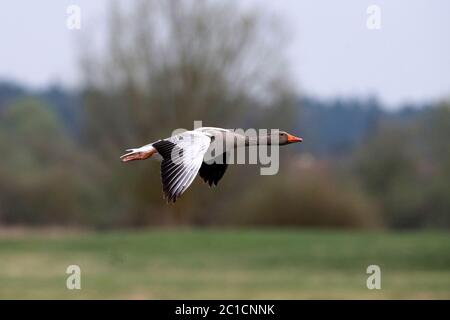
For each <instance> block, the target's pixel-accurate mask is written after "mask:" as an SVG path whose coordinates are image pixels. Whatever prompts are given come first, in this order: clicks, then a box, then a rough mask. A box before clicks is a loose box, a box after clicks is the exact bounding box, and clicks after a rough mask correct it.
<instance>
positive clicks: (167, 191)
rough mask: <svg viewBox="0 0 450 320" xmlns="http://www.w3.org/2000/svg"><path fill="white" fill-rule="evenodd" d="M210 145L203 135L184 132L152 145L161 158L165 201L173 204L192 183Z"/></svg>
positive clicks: (209, 141)
mask: <svg viewBox="0 0 450 320" xmlns="http://www.w3.org/2000/svg"><path fill="white" fill-rule="evenodd" d="M210 143H211V138H210V137H208V136H207V135H205V134H204V133H201V132H198V131H197V132H196V131H186V132H183V133H181V134H179V135H176V136H173V137H170V138H168V139H165V140H160V141H157V142H155V143H154V144H153V147H154V148H156V149H157V150H158V153H159V154H160V155H161V156H162V157H163V161H162V163H161V179H162V183H163V192H164V196H165V197H166V198H167V201H169V202H170V201H173V202H175V201H176V200H177V199H178V198H179V197H180V196H181V195H182V194H183V192H184V191H186V189H187V188H188V187H189V186H190V185H191V183H192V181H194V178H195V176H196V175H197V173H198V171H199V169H200V167H201V165H202V163H203V157H204V155H205V153H206V151H207V150H208V148H209V145H210Z"/></svg>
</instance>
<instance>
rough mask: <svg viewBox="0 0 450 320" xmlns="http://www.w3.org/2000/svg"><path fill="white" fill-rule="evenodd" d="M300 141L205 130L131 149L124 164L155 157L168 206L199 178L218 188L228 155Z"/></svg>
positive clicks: (283, 134)
mask: <svg viewBox="0 0 450 320" xmlns="http://www.w3.org/2000/svg"><path fill="white" fill-rule="evenodd" d="M301 141H302V139H301V138H297V137H295V136H292V135H290V134H288V133H286V132H283V131H280V132H278V133H276V134H275V135H274V134H272V135H267V136H261V137H260V136H256V137H251V136H246V135H243V134H239V133H236V132H234V131H232V130H228V129H223V128H215V127H202V128H197V129H194V130H190V131H185V132H182V133H180V134H176V135H173V136H171V137H169V138H166V139H161V140H158V141H156V142H153V143H150V144H147V145H144V146H142V147H140V148H134V149H128V150H126V151H127V153H126V154H124V155H122V156H121V157H120V158H121V160H122V162H129V161H133V160H144V159H148V158H150V157H152V156H155V157H157V158H160V159H162V162H161V179H162V185H163V193H164V196H165V198H166V199H167V201H168V202H172V201H173V202H175V201H176V200H177V199H178V198H179V197H180V196H181V195H182V194H183V193H184V192H185V191H186V189H187V188H188V187H189V186H190V185H191V183H192V182H193V181H194V179H195V177H196V176H197V174H199V175H200V177H201V178H202V179H203V180H204V181H205V182H206V183H208V184H209V185H210V186H212V185H213V184H214V185H217V183H218V182H219V180H220V179H221V178H222V177H223V175H224V174H225V171H226V170H227V168H228V164H227V162H226V153H227V152H228V151H230V150H231V149H235V148H240V147H246V146H250V145H261V144H264V145H269V144H275V143H276V144H279V145H284V144H290V143H295V142H301Z"/></svg>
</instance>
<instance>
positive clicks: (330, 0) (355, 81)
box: [0, 0, 450, 107]
mask: <svg viewBox="0 0 450 320" xmlns="http://www.w3.org/2000/svg"><path fill="white" fill-rule="evenodd" d="M130 1H132V0H130ZM107 3H108V0H97V1H89V0H71V1H68V0H63V1H54V0H41V1H27V0H15V1H9V2H6V1H3V2H2V4H0V39H1V42H2V46H1V49H0V79H10V80H16V81H20V82H23V83H25V84H27V85H31V86H33V87H42V86H45V85H46V84H48V83H49V82H55V81H61V82H62V83H64V84H67V85H75V84H76V83H77V78H78V75H77V71H76V70H77V63H76V55H77V46H76V45H77V42H76V38H77V32H90V31H91V29H92V28H95V26H96V25H97V24H98V23H100V22H101V21H103V17H104V15H105V8H106V5H107ZM70 4H75V5H78V6H80V8H81V10H82V12H81V13H82V29H81V31H70V30H68V29H67V28H66V18H67V14H66V8H67V6H68V5H70ZM245 4H246V5H256V6H259V7H261V8H263V9H266V11H267V12H271V13H272V14H274V15H276V16H277V17H278V18H280V19H283V20H284V21H285V25H286V27H287V28H286V29H287V30H289V31H290V32H291V35H290V36H291V37H290V38H291V44H290V46H289V51H288V57H289V63H290V66H291V70H292V73H293V76H294V78H295V81H296V84H297V86H298V88H299V90H301V92H303V93H307V94H311V95H315V96H318V97H324V98H328V97H335V96H340V97H345V96H356V97H366V96H367V95H369V94H370V95H376V96H377V97H378V98H380V100H381V101H383V102H385V103H387V104H388V105H390V106H392V107H394V106H395V105H398V104H400V103H404V102H414V101H424V100H429V99H432V100H436V99H442V98H446V97H448V98H450V41H449V39H450V1H447V0H428V1H426V0H387V1H376V0H370V1H367V0H342V1H335V0H315V1H300V0H281V1H271V0H245ZM372 4H375V5H378V6H379V7H380V9H381V29H380V30H376V31H375V30H372V31H371V30H368V29H367V27H366V19H367V17H368V15H367V13H366V9H367V7H368V6H369V5H372ZM78 35H79V34H78Z"/></svg>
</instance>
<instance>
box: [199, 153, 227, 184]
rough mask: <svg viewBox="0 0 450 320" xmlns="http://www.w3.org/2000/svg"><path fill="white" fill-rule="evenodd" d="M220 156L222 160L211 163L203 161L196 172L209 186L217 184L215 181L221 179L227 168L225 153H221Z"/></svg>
mask: <svg viewBox="0 0 450 320" xmlns="http://www.w3.org/2000/svg"><path fill="white" fill-rule="evenodd" d="M220 157H222V161H213V162H212V163H207V162H205V161H203V163H202V166H201V167H200V171H199V172H198V174H199V175H200V177H201V178H202V179H203V181H205V182H206V183H207V184H209V186H210V187H211V186H212V185H213V184H214V185H216V186H217V183H218V182H219V180H220V179H222V177H223V175H224V174H225V171H226V170H227V168H228V164H227V154H226V153H223V154H222V155H221V156H220Z"/></svg>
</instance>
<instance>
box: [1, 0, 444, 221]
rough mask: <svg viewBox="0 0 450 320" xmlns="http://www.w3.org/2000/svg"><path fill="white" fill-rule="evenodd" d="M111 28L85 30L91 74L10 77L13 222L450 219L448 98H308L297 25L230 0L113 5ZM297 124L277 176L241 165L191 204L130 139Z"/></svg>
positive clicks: (198, 188) (7, 204)
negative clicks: (298, 139) (287, 50)
mask: <svg viewBox="0 0 450 320" xmlns="http://www.w3.org/2000/svg"><path fill="white" fill-rule="evenodd" d="M108 17H109V18H108V21H107V22H106V30H107V33H106V37H105V38H104V39H103V40H104V41H100V43H99V42H98V41H97V39H93V38H89V37H87V38H85V39H83V45H82V48H81V49H80V68H81V70H82V74H83V76H84V78H83V82H82V84H83V87H82V90H81V91H80V92H79V93H72V92H68V91H67V90H64V89H62V88H60V87H58V86H52V87H50V88H49V89H46V90H43V91H40V92H30V91H29V90H26V89H25V88H23V87H21V86H18V85H14V84H11V83H1V84H0V148H1V149H2V150H4V152H3V155H2V157H1V158H0V163H1V165H0V224H1V225H70V226H88V227H94V228H117V227H146V226H155V225H156V226H162V225H178V224H189V225H196V226H208V225H218V226H287V227H292V226H322V227H353V228H374V227H394V228H407V227H415V228H417V227H447V228H448V227H450V148H449V147H448V144H447V143H446V138H447V137H448V136H449V134H450V107H449V105H448V104H442V105H439V106H427V107H424V108H422V109H417V108H416V109H415V108H403V109H401V110H400V111H397V112H387V111H384V109H383V108H382V107H381V105H380V103H379V102H378V101H376V99H372V98H371V99H368V100H366V101H359V100H351V99H350V100H335V101H319V100H317V99H313V98H306V97H304V98H302V99H300V100H299V99H298V98H297V97H298V93H297V92H295V91H294V90H293V87H292V85H291V81H290V77H289V67H288V66H287V65H286V62H285V59H284V57H283V50H282V49H283V47H284V46H285V43H286V39H285V37H284V36H283V35H284V34H285V33H284V32H283V28H282V26H280V25H279V24H277V22H276V21H273V20H272V19H270V18H269V17H268V16H266V15H265V14H264V13H262V12H255V11H245V10H242V9H237V8H236V7H234V6H233V5H232V4H230V3H229V2H217V1H187V0H185V1H174V0H172V1H152V0H150V1H137V2H136V3H135V5H133V6H131V7H126V8H122V7H120V6H119V5H118V3H115V4H114V5H112V6H111V7H110V11H109V14H108ZM194 120H202V121H203V125H204V126H218V127H225V128H251V127H254V128H282V129H284V130H287V131H292V132H295V133H297V134H298V135H300V136H302V137H303V138H304V141H305V142H304V143H303V144H301V145H298V146H296V148H285V149H284V148H283V149H282V150H281V160H282V163H281V168H280V172H279V173H278V174H277V175H276V176H259V168H258V167H257V166H238V165H236V166H232V167H231V168H230V169H229V170H228V172H227V174H226V176H225V177H224V179H223V180H222V181H221V183H220V186H219V187H218V188H212V189H211V190H208V187H207V186H206V185H202V184H203V183H202V182H200V181H199V179H197V180H196V181H195V182H194V184H193V185H192V187H191V188H190V189H189V190H188V191H187V192H186V193H185V194H184V195H183V197H182V198H181V200H180V201H179V202H177V203H176V205H166V204H165V202H164V201H163V199H162V192H161V185H160V173H159V164H157V163H154V162H152V161H151V160H148V161H141V162H133V163H131V164H126V165H124V164H122V163H120V162H119V159H118V158H119V156H120V154H121V153H122V152H123V150H124V149H125V148H128V147H136V146H140V145H143V144H146V143H149V142H152V141H154V140H157V139H159V138H161V137H166V136H169V135H170V134H171V132H172V130H174V129H177V128H186V129H191V128H192V126H193V123H194Z"/></svg>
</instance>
